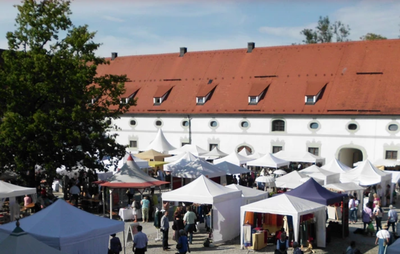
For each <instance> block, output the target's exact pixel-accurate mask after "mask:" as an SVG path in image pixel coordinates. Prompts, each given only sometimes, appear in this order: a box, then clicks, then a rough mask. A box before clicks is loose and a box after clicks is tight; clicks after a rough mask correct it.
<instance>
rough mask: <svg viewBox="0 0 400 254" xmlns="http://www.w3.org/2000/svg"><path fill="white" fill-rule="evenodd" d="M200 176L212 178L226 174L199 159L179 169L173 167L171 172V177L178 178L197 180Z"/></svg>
mask: <svg viewBox="0 0 400 254" xmlns="http://www.w3.org/2000/svg"><path fill="white" fill-rule="evenodd" d="M201 175H204V176H206V177H209V178H213V177H219V176H225V175H226V172H225V171H223V170H221V169H219V168H218V167H216V166H215V165H213V164H211V163H209V162H207V161H205V160H203V159H201V158H197V159H196V160H194V161H191V162H188V163H186V164H185V165H183V166H180V167H173V168H172V171H171V176H173V177H178V178H197V177H199V176H201Z"/></svg>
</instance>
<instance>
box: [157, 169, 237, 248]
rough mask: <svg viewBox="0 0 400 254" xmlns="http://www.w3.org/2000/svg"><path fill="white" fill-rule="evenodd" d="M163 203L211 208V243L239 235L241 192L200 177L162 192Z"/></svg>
mask: <svg viewBox="0 0 400 254" xmlns="http://www.w3.org/2000/svg"><path fill="white" fill-rule="evenodd" d="M161 198H162V200H163V201H177V202H193V203H198V204H211V205H212V206H213V213H212V218H211V219H212V222H213V223H212V225H213V241H214V242H223V241H228V240H231V239H233V238H235V237H236V236H238V235H239V232H240V231H239V228H240V226H239V222H240V214H239V212H240V206H241V204H242V192H241V191H239V190H233V189H229V188H226V187H224V186H222V185H220V184H218V183H215V182H213V181H211V180H210V179H208V178H206V177H205V176H200V177H199V178H197V179H196V180H194V181H193V182H191V183H189V184H187V185H185V186H182V187H180V188H179V189H176V190H173V191H169V192H163V193H162V196H161Z"/></svg>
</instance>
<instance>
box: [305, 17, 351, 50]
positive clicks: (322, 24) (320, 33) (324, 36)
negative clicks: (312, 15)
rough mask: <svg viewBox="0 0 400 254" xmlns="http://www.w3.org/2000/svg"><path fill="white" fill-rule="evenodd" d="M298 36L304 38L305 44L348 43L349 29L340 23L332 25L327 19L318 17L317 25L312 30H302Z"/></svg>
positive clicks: (336, 22)
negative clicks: (300, 35)
mask: <svg viewBox="0 0 400 254" xmlns="http://www.w3.org/2000/svg"><path fill="white" fill-rule="evenodd" d="M300 34H302V35H304V36H305V39H304V40H303V42H304V43H306V44H312V43H325V42H332V41H333V40H335V41H336V42H343V41H348V37H349V35H350V27H349V26H348V25H345V24H343V23H342V22H340V21H335V22H334V23H333V24H331V22H330V21H329V17H328V16H326V17H319V20H318V25H317V27H316V28H315V30H313V29H307V28H306V29H303V30H302V31H301V32H300Z"/></svg>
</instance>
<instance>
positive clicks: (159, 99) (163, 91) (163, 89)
mask: <svg viewBox="0 0 400 254" xmlns="http://www.w3.org/2000/svg"><path fill="white" fill-rule="evenodd" d="M172 87H173V86H169V85H162V86H159V87H158V88H157V91H156V93H155V94H154V97H153V105H161V103H163V102H164V101H165V100H167V98H168V95H169V93H170V92H171V90H172Z"/></svg>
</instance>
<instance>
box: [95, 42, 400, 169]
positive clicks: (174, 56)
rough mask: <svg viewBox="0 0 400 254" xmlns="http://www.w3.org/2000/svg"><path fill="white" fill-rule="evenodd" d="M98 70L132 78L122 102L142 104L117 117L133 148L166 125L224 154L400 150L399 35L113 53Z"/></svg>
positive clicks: (123, 139)
mask: <svg viewBox="0 0 400 254" xmlns="http://www.w3.org/2000/svg"><path fill="white" fill-rule="evenodd" d="M98 73H99V74H101V75H103V74H126V75H127V76H128V78H129V82H128V83H126V94H125V96H124V98H121V103H124V102H125V101H126V100H130V99H137V106H134V107H131V109H130V111H129V113H127V114H125V115H124V116H123V117H122V118H121V119H118V120H117V121H116V122H114V124H116V125H117V126H119V127H120V130H119V131H118V134H119V137H118V142H120V143H122V144H126V145H129V149H130V150H131V151H132V152H134V153H135V152H139V151H143V150H145V149H146V148H147V146H148V145H149V143H150V142H151V141H152V140H153V139H154V137H155V136H156V133H157V131H158V129H159V128H162V131H163V133H164V135H165V136H166V138H167V140H168V141H169V142H170V143H171V144H172V145H173V146H175V147H180V146H182V145H183V144H186V143H190V142H191V143H192V144H196V145H198V146H200V147H202V148H205V149H207V150H211V149H212V148H213V147H214V146H218V147H219V149H221V150H222V151H224V152H226V153H231V152H233V151H238V150H240V149H242V148H243V147H244V148H246V149H248V150H249V151H251V152H259V153H274V152H277V151H279V150H282V149H283V150H288V151H299V152H304V151H309V152H311V153H313V154H316V155H319V156H322V157H324V158H326V161H327V162H329V161H330V160H332V159H334V158H337V159H339V160H340V161H341V162H343V163H345V164H347V165H349V166H351V165H353V163H354V162H357V161H360V160H364V159H369V160H370V161H372V162H373V161H376V160H378V159H397V157H398V154H399V150H400V134H399V131H400V129H399V124H400V116H399V114H400V40H380V41H358V42H344V43H324V44H312V45H292V46H279V47H263V48H257V47H255V43H248V45H247V48H242V49H233V50H215V51H203V52H190V50H188V49H187V48H180V51H179V52H174V53H169V54H159V55H138V56H123V57H120V56H118V54H117V53H112V57H111V58H110V65H107V66H104V67H103V66H102V67H101V68H99V69H98Z"/></svg>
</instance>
